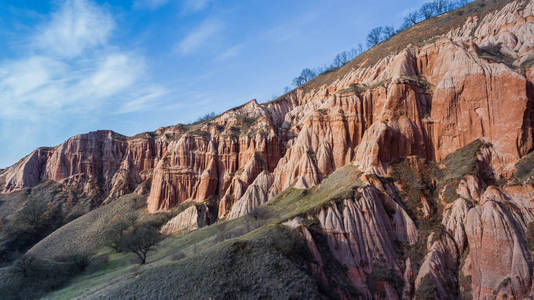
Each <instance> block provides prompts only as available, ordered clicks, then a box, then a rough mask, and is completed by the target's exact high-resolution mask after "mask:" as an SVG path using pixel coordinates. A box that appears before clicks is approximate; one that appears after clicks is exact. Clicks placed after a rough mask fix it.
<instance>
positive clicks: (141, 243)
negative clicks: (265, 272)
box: [121, 225, 161, 265]
mask: <svg viewBox="0 0 534 300" xmlns="http://www.w3.org/2000/svg"><path fill="white" fill-rule="evenodd" d="M160 240H161V235H160V233H159V231H158V230H157V229H156V228H154V227H152V226H149V225H141V226H139V227H136V228H134V229H133V230H131V231H128V232H126V233H125V234H124V236H123V237H122V243H121V244H122V248H123V249H126V250H128V251H130V252H132V253H134V254H135V255H137V258H138V259H139V263H140V264H142V265H143V264H145V263H146V258H147V255H148V253H149V252H150V251H152V250H153V249H154V247H155V246H156V244H157V243H158V242H159V241H160Z"/></svg>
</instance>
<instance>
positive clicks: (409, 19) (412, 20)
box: [403, 11, 419, 28]
mask: <svg viewBox="0 0 534 300" xmlns="http://www.w3.org/2000/svg"><path fill="white" fill-rule="evenodd" d="M417 22H419V13H418V12H416V11H413V12H410V13H408V15H407V16H406V17H404V23H403V27H404V28H409V27H412V26H413V25H415V24H417Z"/></svg>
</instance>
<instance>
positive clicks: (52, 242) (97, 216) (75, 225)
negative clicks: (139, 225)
mask: <svg viewBox="0 0 534 300" xmlns="http://www.w3.org/2000/svg"><path fill="white" fill-rule="evenodd" d="M145 199H146V198H145V197H143V196H138V195H128V196H124V197H122V198H120V199H118V200H116V201H114V202H111V203H109V204H107V205H104V206H101V207H99V208H97V209H95V210H93V211H91V212H90V213H87V214H85V215H83V216H81V217H79V218H78V219H76V220H74V221H72V222H70V223H69V224H67V225H65V226H63V227H61V228H59V229H58V230H56V231H55V232H53V233H52V234H50V235H49V236H47V237H46V238H44V239H43V240H42V241H40V242H39V243H37V244H36V245H35V246H34V247H33V248H32V249H30V250H29V253H31V254H34V255H36V256H39V257H51V256H62V255H72V254H76V253H80V252H85V253H91V252H94V251H96V250H98V249H100V248H102V247H103V246H104V244H105V241H104V238H103V237H104V233H105V231H106V229H107V228H108V226H109V224H111V223H112V222H113V220H114V218H116V217H117V216H118V217H120V218H121V217H126V216H128V215H132V214H133V215H138V214H139V213H140V211H139V208H140V207H141V205H140V204H143V205H144V203H145V201H146V200H145ZM141 211H142V210H141Z"/></svg>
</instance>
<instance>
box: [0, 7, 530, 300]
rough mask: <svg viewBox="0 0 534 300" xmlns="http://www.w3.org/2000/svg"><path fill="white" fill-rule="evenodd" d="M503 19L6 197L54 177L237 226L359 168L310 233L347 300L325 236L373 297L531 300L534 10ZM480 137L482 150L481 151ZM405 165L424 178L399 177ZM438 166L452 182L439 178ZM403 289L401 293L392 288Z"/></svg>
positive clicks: (90, 140) (73, 155)
mask: <svg viewBox="0 0 534 300" xmlns="http://www.w3.org/2000/svg"><path fill="white" fill-rule="evenodd" d="M474 5H478V4H474ZM488 5H489V4H488ZM497 7H498V9H496V10H494V11H491V12H490V13H488V14H485V15H483V16H471V17H467V18H466V20H465V22H464V24H460V26H456V27H454V28H453V29H451V30H450V31H449V32H448V33H446V34H444V35H441V36H438V37H432V39H431V40H429V41H427V42H426V43H425V44H424V45H419V46H416V45H409V46H407V47H405V49H403V50H401V51H398V52H397V53H394V54H390V55H387V56H385V57H381V58H380V59H377V60H376V62H373V63H367V62H362V63H361V64H360V65H358V66H357V67H354V68H352V69H349V70H347V68H348V67H350V65H347V66H345V67H344V68H342V70H341V71H343V72H339V74H340V75H339V76H337V77H335V78H334V79H332V80H322V79H321V77H320V78H318V79H317V80H315V81H312V82H311V83H308V84H307V85H305V86H303V87H299V88H297V89H296V90H294V91H292V92H290V93H288V94H286V95H284V96H282V97H280V98H279V99H277V100H275V101H272V102H269V103H265V104H258V103H257V102H256V101H255V100H251V101H249V102H248V103H246V104H244V105H242V106H240V107H237V108H234V109H232V110H229V111H227V112H225V113H223V114H221V115H220V116H218V117H216V118H214V119H212V120H209V121H206V122H201V123H197V124H190V125H177V126H172V127H167V128H160V129H158V130H156V131H154V132H151V133H145V134H141V135H138V136H135V137H130V138H126V137H122V136H120V135H118V134H115V133H113V132H110V131H98V132H93V133H89V134H84V135H79V136H76V137H73V138H71V139H69V140H67V141H66V142H65V143H63V144H61V145H59V146H56V147H53V148H41V149H37V150H35V151H34V152H32V153H31V154H30V155H28V156H27V157H25V158H24V159H22V160H21V161H20V162H18V163H17V164H15V165H14V166H11V167H10V168H8V169H6V170H4V171H2V172H0V188H1V189H2V192H3V193H9V192H12V191H16V190H20V189H23V188H25V187H31V186H33V185H36V184H38V183H40V182H42V181H44V180H53V181H57V182H60V183H63V184H65V185H67V186H69V187H73V188H75V189H78V190H80V191H83V192H85V193H86V194H88V195H96V196H99V198H100V199H101V200H103V201H113V200H114V199H115V198H117V197H119V196H121V195H124V194H127V193H131V192H134V191H135V192H137V193H140V194H145V193H146V194H148V198H147V209H148V211H149V212H158V211H167V210H170V209H172V208H173V207H175V206H177V205H179V204H182V203H184V202H187V201H191V202H194V203H196V204H198V205H206V206H207V207H209V209H210V210H217V215H218V218H219V220H225V219H235V218H239V217H241V216H243V215H246V214H249V213H251V212H252V211H254V210H255V209H256V208H257V207H258V206H260V205H262V204H264V203H266V202H268V201H269V200H270V199H273V198H274V197H276V196H277V195H279V194H280V193H281V192H282V191H284V190H285V189H287V188H289V187H295V188H298V189H305V188H310V187H313V186H315V185H317V184H319V183H321V182H322V181H323V179H325V178H326V177H327V176H329V175H330V174H332V173H333V172H335V171H336V170H337V169H339V168H340V167H342V166H345V165H347V164H353V165H355V166H357V167H358V168H359V169H360V170H361V171H362V172H364V173H365V176H364V177H363V178H362V180H364V182H365V186H364V187H360V188H359V189H358V194H357V195H352V196H350V197H346V198H345V199H341V200H339V199H338V200H339V201H332V203H333V204H332V205H330V206H328V207H323V208H321V210H320V211H319V212H317V213H316V214H315V215H313V216H312V217H313V218H316V219H317V220H318V222H319V224H318V228H315V229H314V230H316V231H313V230H310V229H309V228H307V227H306V226H304V225H302V224H300V223H298V222H297V225H298V224H300V225H298V226H296V227H298V228H301V229H299V230H301V234H302V235H303V237H305V239H306V241H307V244H308V246H309V248H310V250H311V252H312V254H313V256H314V261H315V264H314V267H313V268H314V273H315V274H316V275H317V276H318V277H319V278H321V280H322V281H323V282H324V284H325V285H329V286H331V287H332V288H333V289H335V290H336V291H337V292H338V295H340V297H343V295H349V294H350V293H345V292H344V291H343V287H341V286H336V284H335V283H332V282H331V281H329V280H328V278H326V277H327V275H326V274H327V272H326V271H325V268H326V263H325V261H326V258H325V253H324V251H323V250H324V249H322V248H321V245H320V241H318V240H315V239H314V237H316V236H315V235H314V234H319V235H321V236H323V237H324V238H325V239H326V241H327V246H326V247H327V249H329V250H328V251H329V253H330V254H329V255H332V256H333V257H334V259H335V260H336V261H337V262H338V263H339V264H341V265H343V266H346V270H344V271H343V272H342V273H343V274H344V275H343V276H345V277H346V278H348V280H349V281H350V282H351V284H352V287H353V288H355V289H357V290H358V291H359V292H360V293H361V294H362V295H364V297H367V298H371V297H374V298H409V297H413V296H416V295H417V293H418V291H419V292H421V291H427V290H429V289H430V290H431V291H432V293H433V296H434V297H436V298H442V299H446V298H448V297H449V296H450V295H451V291H454V292H453V297H456V296H458V295H460V294H469V295H471V296H472V297H473V298H474V299H487V298H491V297H493V296H496V297H498V298H506V297H514V298H522V297H526V296H528V295H529V293H530V291H531V287H532V276H533V274H532V257H531V255H530V253H529V251H528V249H527V247H526V239H527V226H528V224H529V223H530V222H532V221H533V220H534V215H533V213H532V209H534V207H533V201H532V200H533V199H534V191H533V188H532V186H531V185H530V184H531V182H530V183H529V182H519V183H517V182H516V184H515V185H512V184H511V183H512V181H511V179H512V177H513V176H514V172H516V171H517V170H516V167H515V166H516V163H517V162H518V160H520V159H521V158H523V157H525V155H527V154H528V153H530V152H531V151H532V150H533V149H534V129H533V124H534V85H533V80H534V64H532V61H533V60H534V2H532V1H526V0H518V1H503V2H502V4H499V5H497ZM441 17H443V18H447V16H446V15H445V16H441ZM429 38H430V37H429ZM370 51H372V50H370ZM335 74H338V73H335ZM475 140H480V141H482V142H480V143H482V144H481V145H480V146H479V147H477V148H476V149H475V150H476V151H474V152H472V153H471V152H469V153H470V154H469V155H466V154H465V153H466V152H465V151H464V150H465V149H467V148H469V147H471V146H470V145H472V142H473V141H475ZM462 149H464V150H462ZM462 151H464V152H462ZM458 153H460V154H458ZM451 155H452V156H451ZM464 156H465V157H474V160H469V159H468V160H467V161H463V160H462V159H458V157H464ZM451 157H452V158H451ZM399 162H405V163H406V165H403V166H406V170H411V171H410V172H412V173H410V174H411V175H410V176H411V177H410V176H408V177H406V176H404V175H402V174H399V173H402V172H401V171H399V169H398V164H399ZM431 164H434V165H435V166H434V165H433V166H434V167H435V168H437V172H438V173H439V174H440V175H439V176H436V175H435V174H434V175H428V174H426V173H428V172H429V170H428V168H429V167H428V166H430V165H431ZM436 166H437V167H436ZM396 168H397V169H396ZM465 168H469V170H468V171H464V169H465ZM401 169H402V168H401ZM440 172H441V173H440ZM412 175H413V176H412ZM419 175H420V176H419ZM423 175H424V176H423ZM427 175H428V176H427ZM403 176H404V177H403ZM419 177H421V178H419ZM427 177H428V178H427ZM409 178H412V179H413V178H415V179H413V180H415V182H411V181H410V180H412V179H409ZM195 207H196V206H195ZM195 210H196V212H195ZM202 214H203V213H199V211H198V209H196V208H195V209H193V207H192V208H190V209H188V210H186V211H184V212H182V213H181V214H179V215H178V216H177V217H176V218H174V219H173V220H171V222H169V224H167V225H165V227H164V229H162V230H163V231H164V232H165V233H172V232H177V231H183V230H192V229H194V228H197V227H198V226H199V221H198V220H199V218H202ZM436 216H437V218H438V219H436ZM318 245H319V246H318ZM399 245H402V246H399ZM488 245H498V247H496V246H488ZM399 248H402V249H404V250H402V251H399ZM406 249H409V251H408V250H406ZM321 251H323V252H321ZM399 252H402V253H400V254H399ZM384 270H386V271H387V272H388V274H389V275H390V276H389V277H388V276H386V277H384V276H383V274H382V273H383V272H384ZM380 274H382V275H380ZM371 281H372V282H373V283H372V284H370V282H371ZM401 281H402V282H404V284H403V285H402V286H403V287H402V289H401V288H400V286H401V285H400V284H399V285H395V284H393V283H392V282H401ZM421 293H422V292H421ZM383 295H386V296H383Z"/></svg>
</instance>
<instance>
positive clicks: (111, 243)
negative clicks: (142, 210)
mask: <svg viewBox="0 0 534 300" xmlns="http://www.w3.org/2000/svg"><path fill="white" fill-rule="evenodd" d="M134 223H135V217H133V216H129V217H126V218H125V219H124V220H117V221H115V222H113V223H112V224H111V226H110V227H109V229H108V230H107V231H106V233H105V239H106V245H107V246H108V247H110V248H111V249H113V250H115V252H117V253H119V252H122V250H123V248H122V246H123V245H122V239H123V237H124V234H125V232H126V230H128V228H131V227H132V226H133V225H134Z"/></svg>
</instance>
